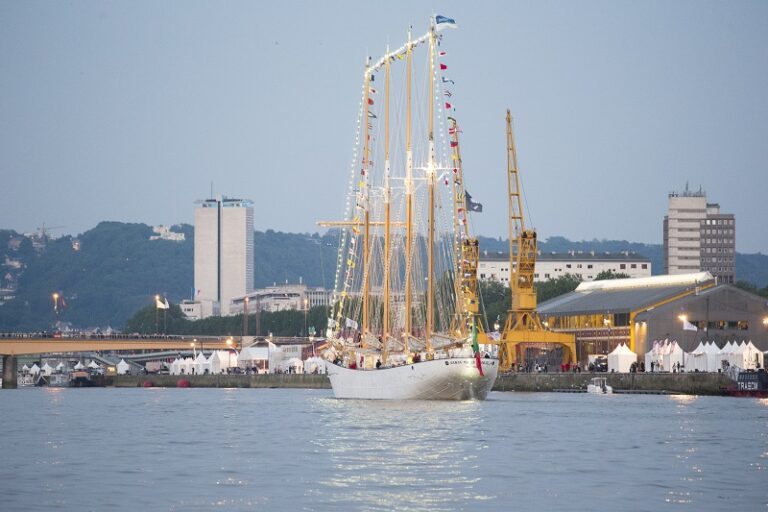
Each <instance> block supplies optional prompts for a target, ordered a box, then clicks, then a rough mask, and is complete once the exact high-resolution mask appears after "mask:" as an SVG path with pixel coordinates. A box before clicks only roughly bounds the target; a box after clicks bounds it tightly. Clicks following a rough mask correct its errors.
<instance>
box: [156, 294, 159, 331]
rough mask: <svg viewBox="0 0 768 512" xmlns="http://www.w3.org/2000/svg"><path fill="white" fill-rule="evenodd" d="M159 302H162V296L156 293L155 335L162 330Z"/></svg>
mask: <svg viewBox="0 0 768 512" xmlns="http://www.w3.org/2000/svg"><path fill="white" fill-rule="evenodd" d="M158 304H160V296H159V295H155V336H157V335H158V334H159V332H160V327H159V324H160V308H158V307H157V306H158Z"/></svg>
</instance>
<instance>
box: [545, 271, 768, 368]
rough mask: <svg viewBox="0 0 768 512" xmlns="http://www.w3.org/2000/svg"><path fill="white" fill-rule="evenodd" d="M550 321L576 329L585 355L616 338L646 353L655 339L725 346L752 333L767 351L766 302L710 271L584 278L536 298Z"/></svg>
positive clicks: (606, 346) (604, 350)
mask: <svg viewBox="0 0 768 512" xmlns="http://www.w3.org/2000/svg"><path fill="white" fill-rule="evenodd" d="M539 314H540V315H541V317H542V319H543V320H544V322H545V323H546V325H547V326H548V327H549V328H551V329H553V330H555V331H561V332H569V333H573V334H574V335H575V336H576V351H577V357H578V359H579V361H580V362H584V361H586V360H587V358H588V355H589V354H607V353H609V352H610V351H611V350H613V349H614V348H615V347H616V346H617V345H618V344H619V343H625V344H627V345H628V346H629V347H630V349H631V350H632V351H633V352H635V353H636V354H644V353H645V352H647V351H648V350H649V349H650V348H651V346H652V345H653V341H654V340H664V339H669V340H676V341H677V342H678V344H680V346H681V348H682V349H683V350H685V351H691V350H693V349H694V348H695V347H696V346H697V345H698V344H699V342H700V341H714V342H715V343H717V344H718V346H722V345H723V344H725V342H726V341H730V340H737V341H739V342H740V341H741V340H747V341H748V340H752V342H753V343H754V344H755V346H757V347H758V348H759V349H760V350H768V301H766V299H764V298H762V297H760V296H758V295H755V294H752V293H749V292H747V291H745V290H742V289H740V288H737V287H735V286H733V285H731V284H717V280H716V279H715V278H714V277H713V276H712V274H710V273H709V272H699V273H694V274H681V275H674V276H669V275H667V276H654V277H647V278H639V279H615V280H607V281H595V282H587V283H581V284H580V285H579V287H578V288H577V289H576V290H575V291H573V292H571V293H567V294H565V295H561V296H559V297H556V298H554V299H552V300H549V301H547V302H544V303H542V304H540V305H539Z"/></svg>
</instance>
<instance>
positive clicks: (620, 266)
mask: <svg viewBox="0 0 768 512" xmlns="http://www.w3.org/2000/svg"><path fill="white" fill-rule="evenodd" d="M619 268H620V269H621V270H625V269H626V268H627V264H626V263H622V264H621V265H619Z"/></svg>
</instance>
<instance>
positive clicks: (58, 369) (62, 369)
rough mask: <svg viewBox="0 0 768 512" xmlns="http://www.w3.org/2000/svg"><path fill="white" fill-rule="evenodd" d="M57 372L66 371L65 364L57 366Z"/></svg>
mask: <svg viewBox="0 0 768 512" xmlns="http://www.w3.org/2000/svg"><path fill="white" fill-rule="evenodd" d="M56 371H57V372H63V371H64V363H59V364H57V365H56Z"/></svg>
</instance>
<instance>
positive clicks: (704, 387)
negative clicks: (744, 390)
mask: <svg viewBox="0 0 768 512" xmlns="http://www.w3.org/2000/svg"><path fill="white" fill-rule="evenodd" d="M593 377H605V378H606V379H607V380H608V385H609V386H611V387H612V388H613V389H614V391H653V392H667V393H680V394H685V395H721V394H722V392H723V389H724V388H727V387H728V386H729V385H730V386H732V385H733V381H732V380H731V379H729V378H728V377H727V376H726V375H724V374H722V373H505V374H501V375H499V377H498V378H497V379H496V384H495V385H494V386H493V390H494V391H555V390H558V391H560V390H566V389H572V390H586V389H587V384H589V381H590V379H592V378H593Z"/></svg>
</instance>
